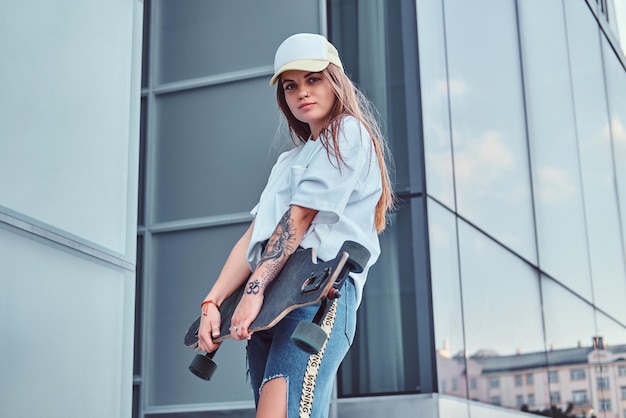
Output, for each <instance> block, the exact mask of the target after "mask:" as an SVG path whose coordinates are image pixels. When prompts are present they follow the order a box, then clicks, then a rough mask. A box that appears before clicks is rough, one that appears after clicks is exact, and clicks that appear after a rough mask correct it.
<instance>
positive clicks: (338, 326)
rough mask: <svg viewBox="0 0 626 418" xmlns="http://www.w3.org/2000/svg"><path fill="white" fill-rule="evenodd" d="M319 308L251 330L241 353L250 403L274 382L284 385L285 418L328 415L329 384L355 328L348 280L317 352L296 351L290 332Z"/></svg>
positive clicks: (298, 311) (327, 320)
mask: <svg viewBox="0 0 626 418" xmlns="http://www.w3.org/2000/svg"><path fill="white" fill-rule="evenodd" d="M318 307H319V305H312V306H306V307H304V308H300V309H296V310H295V311H293V312H291V313H289V314H288V315H287V316H286V317H285V318H283V319H282V320H281V321H280V322H279V323H278V324H277V325H276V326H274V327H273V328H271V329H269V330H266V331H261V332H255V333H254V334H253V335H252V338H251V339H250V341H248V346H247V353H248V354H247V355H248V367H249V370H250V381H251V385H252V390H253V392H254V400H255V404H257V405H258V403H259V396H260V392H261V390H262V388H263V385H264V384H265V382H267V381H268V380H271V379H275V378H283V379H285V380H286V381H287V388H288V389H287V392H288V394H287V398H288V399H287V409H288V414H287V416H288V418H300V417H315V418H325V417H327V416H328V412H329V405H330V398H331V395H332V390H333V383H334V379H335V376H336V374H337V370H338V369H339V365H340V364H341V361H342V360H343V358H344V357H345V355H346V354H347V352H348V349H349V348H350V345H351V344H352V340H353V339H354V333H355V330H356V291H355V288H354V283H353V282H352V279H350V278H348V279H347V280H346V282H345V283H344V285H343V288H342V289H341V297H340V298H338V299H336V300H335V301H334V302H333V308H331V309H330V311H329V313H328V315H327V316H326V318H325V320H324V321H323V324H322V328H324V329H325V330H326V332H327V333H328V334H329V335H330V338H328V339H327V340H326V345H325V346H324V348H322V350H321V351H320V353H319V354H314V355H310V354H307V353H305V352H304V351H302V350H301V349H299V348H298V347H297V346H296V345H295V344H294V343H293V342H292V341H291V340H290V337H291V334H292V332H293V330H294V329H295V328H296V326H297V325H298V323H299V322H300V321H301V320H307V321H310V320H312V319H313V317H314V316H315V313H316V312H317V309H318Z"/></svg>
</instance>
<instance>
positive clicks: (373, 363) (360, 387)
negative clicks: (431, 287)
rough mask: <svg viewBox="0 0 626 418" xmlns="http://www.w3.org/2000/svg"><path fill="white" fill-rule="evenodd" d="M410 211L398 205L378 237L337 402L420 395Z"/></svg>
mask: <svg viewBox="0 0 626 418" xmlns="http://www.w3.org/2000/svg"><path fill="white" fill-rule="evenodd" d="M410 209H411V206H410V205H403V206H401V207H400V208H399V210H397V211H396V212H395V214H394V215H393V217H392V222H391V227H390V228H389V229H388V230H387V231H386V232H385V233H384V234H383V235H382V236H381V249H382V254H381V257H380V259H379V260H378V261H377V262H376V264H374V266H373V267H372V268H371V269H370V272H369V274H368V278H367V284H366V285H365V289H364V293H363V301H362V303H361V306H360V307H359V310H358V319H357V332H356V336H355V339H354V342H353V344H352V347H351V349H350V351H349V352H348V355H347V356H346V358H345V359H344V361H343V363H342V366H341V368H340V370H339V378H338V391H339V396H341V397H347V396H358V395H366V394H375V393H393V392H416V391H418V389H419V381H418V377H419V373H418V366H417V360H418V359H417V355H416V353H417V335H416V328H417V326H416V318H415V311H416V308H415V301H416V293H415V282H414V279H413V277H414V273H413V268H414V266H413V257H412V254H411V250H412V249H411V245H408V243H409V242H411V241H410V240H411V224H412V221H411V210H410Z"/></svg>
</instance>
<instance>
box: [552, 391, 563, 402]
mask: <svg viewBox="0 0 626 418" xmlns="http://www.w3.org/2000/svg"><path fill="white" fill-rule="evenodd" d="M560 403H561V392H558V391H555V392H550V405H558V404H560Z"/></svg>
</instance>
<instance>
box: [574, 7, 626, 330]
mask: <svg viewBox="0 0 626 418" xmlns="http://www.w3.org/2000/svg"><path fill="white" fill-rule="evenodd" d="M563 4H564V5H565V10H566V12H567V14H566V17H567V22H568V25H567V27H568V37H569V38H568V43H569V47H570V60H571V74H572V87H573V92H574V103H575V109H576V129H577V133H578V147H579V155H580V168H581V173H582V182H583V191H584V198H585V217H586V220H587V237H588V241H589V255H590V261H591V277H592V283H593V298H594V301H595V303H596V305H597V306H599V307H600V308H602V309H603V310H605V311H607V312H609V313H611V314H612V315H614V316H615V317H618V318H626V303H625V302H626V274H625V272H624V253H623V250H622V240H621V235H620V231H619V228H617V227H616V226H617V225H619V224H620V219H619V212H618V204H617V196H616V194H615V183H614V177H615V176H614V173H615V171H614V168H613V155H612V150H611V136H610V129H609V118H608V114H607V107H606V103H607V98H606V94H605V91H606V90H605V86H604V72H603V67H602V52H601V50H600V47H601V44H600V37H599V29H598V26H597V23H596V21H595V19H594V17H593V15H592V14H591V13H589V10H588V8H587V6H586V5H585V4H584V3H583V2H564V3H563ZM573 28H575V29H573Z"/></svg>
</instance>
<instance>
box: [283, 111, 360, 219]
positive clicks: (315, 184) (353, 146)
mask: <svg viewBox="0 0 626 418" xmlns="http://www.w3.org/2000/svg"><path fill="white" fill-rule="evenodd" d="M341 123H342V126H341V129H340V132H339V136H338V143H339V149H340V151H341V156H342V158H343V161H340V162H339V164H338V162H337V159H336V158H335V156H334V154H333V153H332V150H333V148H332V143H331V144H330V149H331V154H330V155H329V154H328V153H327V152H319V153H317V155H316V156H315V157H314V158H313V160H312V161H311V162H310V163H309V164H308V166H306V167H298V166H294V167H292V173H291V175H292V187H293V189H292V199H291V204H292V205H299V206H304V207H307V208H311V209H315V210H317V211H318V214H317V216H316V218H315V220H314V222H316V223H326V224H331V223H335V222H337V221H338V219H339V217H340V216H341V214H342V213H343V211H344V209H345V207H346V205H347V204H348V202H349V200H350V197H351V196H352V195H353V194H358V193H359V187H360V185H361V180H362V177H363V176H364V175H365V173H366V171H365V170H368V169H369V163H370V160H371V158H372V155H371V154H372V152H371V151H372V149H371V145H372V144H371V139H370V136H369V134H368V133H367V130H366V129H365V127H364V126H363V125H362V124H361V123H360V122H358V120H356V119H355V118H353V117H346V118H345V119H344V120H343V121H342V122H341Z"/></svg>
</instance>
